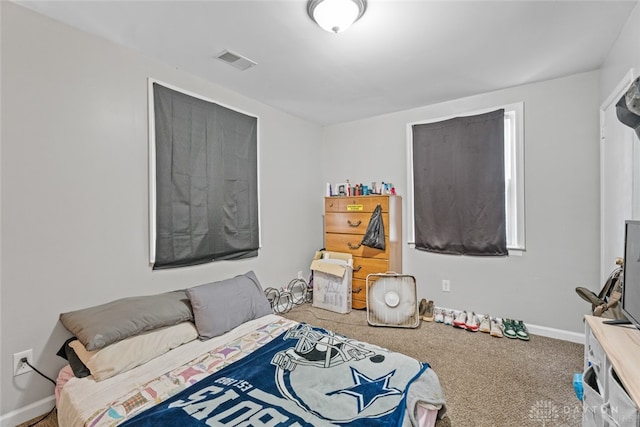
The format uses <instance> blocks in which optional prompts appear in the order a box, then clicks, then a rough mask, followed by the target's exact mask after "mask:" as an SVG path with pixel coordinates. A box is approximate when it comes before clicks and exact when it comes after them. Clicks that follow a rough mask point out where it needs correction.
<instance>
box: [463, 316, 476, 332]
mask: <svg viewBox="0 0 640 427" xmlns="http://www.w3.org/2000/svg"><path fill="white" fill-rule="evenodd" d="M464 326H465V327H466V329H467V331H471V332H478V327H479V323H478V316H476V314H475V313H474V312H473V311H472V312H470V313H468V314H467V320H466V321H465V323H464Z"/></svg>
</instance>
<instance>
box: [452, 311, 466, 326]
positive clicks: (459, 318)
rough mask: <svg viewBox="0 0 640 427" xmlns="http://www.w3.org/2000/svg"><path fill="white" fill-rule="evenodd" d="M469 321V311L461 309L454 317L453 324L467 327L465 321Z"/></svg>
mask: <svg viewBox="0 0 640 427" xmlns="http://www.w3.org/2000/svg"><path fill="white" fill-rule="evenodd" d="M466 322H467V312H466V311H459V312H458V314H456V317H455V318H454V319H453V326H454V327H456V328H460V329H467V327H466V325H465V323H466Z"/></svg>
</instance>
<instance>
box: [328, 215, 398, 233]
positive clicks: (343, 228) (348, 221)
mask: <svg viewBox="0 0 640 427" xmlns="http://www.w3.org/2000/svg"><path fill="white" fill-rule="evenodd" d="M370 220H371V212H327V213H326V214H325V216H324V230H325V232H326V233H347V234H364V233H365V232H366V231H367V227H368V226H369V221H370ZM382 223H383V224H384V225H385V226H384V234H385V235H389V227H388V225H387V224H389V214H387V213H383V214H382Z"/></svg>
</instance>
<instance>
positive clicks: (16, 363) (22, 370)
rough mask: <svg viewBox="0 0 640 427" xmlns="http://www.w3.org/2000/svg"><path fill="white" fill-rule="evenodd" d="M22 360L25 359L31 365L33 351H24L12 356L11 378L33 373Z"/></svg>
mask: <svg viewBox="0 0 640 427" xmlns="http://www.w3.org/2000/svg"><path fill="white" fill-rule="evenodd" d="M23 358H26V359H27V361H28V362H29V363H31V364H32V365H33V350H25V351H21V352H20V353H14V355H13V376H14V377H16V376H18V375H22V374H26V373H27V372H31V371H33V369H31V366H29V365H27V364H26V363H24V362H22V359H23Z"/></svg>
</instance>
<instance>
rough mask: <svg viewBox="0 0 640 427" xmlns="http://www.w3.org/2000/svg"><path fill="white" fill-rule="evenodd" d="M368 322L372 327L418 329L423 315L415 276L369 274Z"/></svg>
mask: <svg viewBox="0 0 640 427" xmlns="http://www.w3.org/2000/svg"><path fill="white" fill-rule="evenodd" d="M367 322H368V323H369V325H371V326H392V327H396V328H417V327H418V325H419V324H420V313H419V310H418V295H417V289H416V279H415V277H413V276H408V275H403V274H396V273H381V274H369V275H368V276H367Z"/></svg>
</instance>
